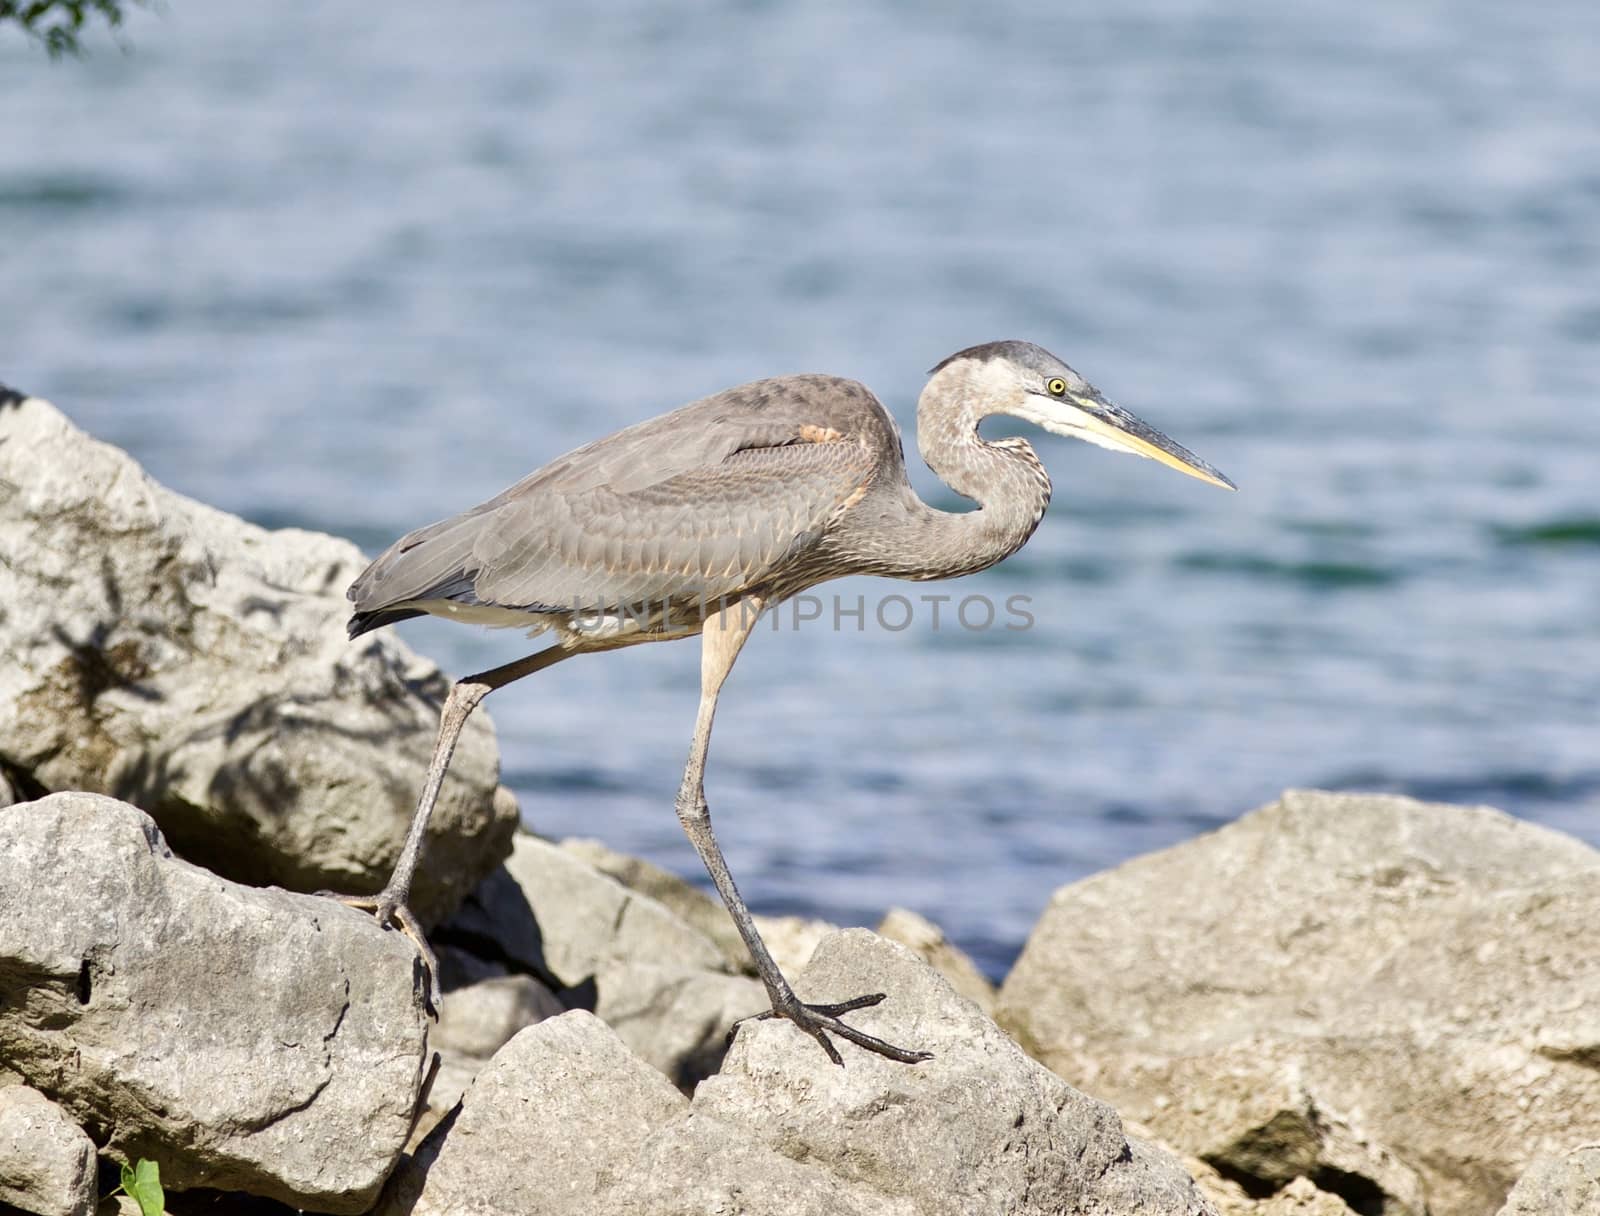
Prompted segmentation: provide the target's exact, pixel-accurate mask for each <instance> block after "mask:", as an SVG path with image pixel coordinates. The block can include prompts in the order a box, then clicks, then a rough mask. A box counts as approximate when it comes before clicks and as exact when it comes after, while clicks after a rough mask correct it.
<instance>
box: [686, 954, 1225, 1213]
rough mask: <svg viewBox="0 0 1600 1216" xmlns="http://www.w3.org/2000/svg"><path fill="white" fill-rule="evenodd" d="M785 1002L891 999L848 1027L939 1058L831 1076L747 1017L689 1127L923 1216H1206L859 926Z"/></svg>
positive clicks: (1182, 1185)
mask: <svg viewBox="0 0 1600 1216" xmlns="http://www.w3.org/2000/svg"><path fill="white" fill-rule="evenodd" d="M796 991H797V992H798V993H799V995H800V996H801V998H802V999H804V1000H809V1001H839V1000H846V999H849V998H851V997H854V996H858V995H860V994H861V993H863V992H871V991H882V992H887V993H888V994H889V995H888V999H887V1000H885V1001H884V1002H883V1003H882V1004H880V1005H877V1006H875V1007H872V1008H868V1009H863V1010H859V1011H857V1012H855V1013H852V1014H850V1015H849V1018H850V1021H851V1022H852V1023H853V1024H854V1025H857V1026H859V1027H861V1028H862V1029H863V1030H866V1031H867V1032H869V1033H871V1034H876V1035H878V1036H880V1037H882V1038H885V1039H887V1040H889V1041H890V1042H893V1043H896V1044H898V1045H900V1046H905V1047H912V1048H916V1049H921V1050H926V1051H931V1052H933V1054H934V1058H933V1059H932V1060H928V1061H925V1062H924V1063H921V1064H917V1065H914V1066H913V1065H905V1064H897V1063H895V1062H894V1061H892V1060H887V1059H885V1058H883V1057H881V1056H878V1055H875V1054H872V1053H870V1052H866V1051H863V1050H861V1049H859V1048H857V1047H855V1046H853V1045H851V1044H848V1043H839V1044H838V1046H839V1049H840V1051H841V1053H842V1054H843V1055H844V1067H843V1068H838V1067H835V1066H834V1065H833V1064H831V1063H829V1061H828V1059H827V1057H826V1056H825V1055H824V1054H823V1053H822V1051H821V1050H820V1049H819V1048H818V1046H817V1045H816V1043H815V1042H813V1041H812V1040H811V1039H810V1038H809V1037H807V1036H805V1035H803V1034H802V1033H801V1032H800V1031H799V1030H797V1029H796V1028H795V1027H794V1026H792V1025H790V1024H789V1023H787V1022H782V1021H777V1020H772V1021H763V1022H748V1023H745V1024H744V1025H743V1026H742V1027H741V1028H740V1031H739V1036H738V1039H737V1040H736V1042H735V1044H734V1047H733V1050H732V1051H730V1052H729V1053H728V1058H727V1060H726V1061H725V1062H724V1064H723V1069H722V1072H721V1073H719V1074H718V1075H717V1076H715V1077H712V1078H710V1079H708V1080H706V1081H705V1082H703V1083H702V1084H701V1086H700V1088H699V1089H698V1090H696V1092H695V1099H694V1111H695V1113H696V1115H697V1116H700V1117H702V1118H707V1119H711V1120H714V1121H715V1122H718V1123H721V1124H723V1125H724V1126H726V1127H731V1128H740V1129H743V1131H744V1133H745V1134H747V1135H750V1136H752V1137H753V1138H754V1139H755V1140H757V1141H758V1142H760V1143H764V1144H766V1145H767V1146H768V1147H769V1148H772V1149H774V1150H775V1151H777V1152H778V1153H780V1154H781V1155H783V1156H786V1157H792V1158H796V1159H799V1160H802V1161H804V1162H806V1163H808V1164H813V1165H816V1166H820V1167H822V1168H824V1169H826V1170H827V1171H828V1172H830V1173H832V1174H834V1175H835V1176H837V1177H838V1178H841V1179H843V1180H845V1181H846V1182H848V1183H850V1185H851V1189H852V1191H853V1192H854V1193H856V1194H859V1195H864V1196H874V1195H876V1196H886V1197H889V1198H892V1199H895V1200H898V1201H899V1202H900V1203H902V1204H904V1205H907V1208H906V1210H910V1211H915V1212H918V1213H925V1214H927V1216H940V1214H944V1213H948V1214H950V1216H979V1214H981V1213H995V1214H996V1216H999V1214H1001V1213H1005V1214H1008V1216H1026V1214H1028V1213H1040V1214H1043V1213H1052V1214H1053V1213H1062V1212H1100V1211H1106V1212H1120V1211H1129V1212H1133V1211H1138V1212H1141V1213H1145V1214H1147V1216H1159V1214H1162V1213H1201V1212H1210V1211H1212V1208H1211V1207H1210V1206H1209V1204H1207V1203H1206V1201H1205V1200H1204V1198H1203V1197H1202V1196H1201V1195H1200V1193H1199V1191H1198V1190H1197V1189H1196V1188H1195V1185H1194V1182H1193V1180H1192V1179H1191V1178H1190V1177H1189V1176H1188V1175H1187V1174H1186V1173H1185V1172H1184V1171H1183V1170H1182V1169H1181V1168H1180V1167H1179V1165H1178V1164H1177V1162H1176V1161H1174V1160H1173V1159H1172V1158H1171V1157H1170V1156H1168V1155H1167V1154H1165V1153H1162V1152H1160V1151H1159V1150H1155V1149H1148V1148H1147V1147H1146V1146H1143V1145H1138V1146H1134V1147H1130V1144H1129V1141H1128V1139H1127V1137H1126V1136H1125V1135H1124V1133H1123V1130H1122V1124H1121V1122H1120V1120H1119V1119H1118V1117H1117V1114H1116V1112H1115V1111H1114V1110H1112V1109H1111V1108H1110V1107H1108V1106H1105V1105H1104V1104H1102V1103H1100V1102H1097V1101H1095V1100H1094V1099H1092V1098H1089V1097H1086V1096H1085V1095H1083V1094H1081V1093H1079V1092H1077V1091H1076V1090H1074V1089H1072V1088H1071V1087H1070V1086H1068V1085H1067V1084H1065V1083H1064V1082H1063V1081H1061V1080H1060V1079H1059V1078H1058V1077H1055V1076H1053V1075H1051V1074H1050V1073H1049V1072H1047V1071H1046V1070H1045V1069H1044V1068H1042V1067H1041V1066H1040V1065H1038V1064H1037V1063H1035V1062H1034V1061H1032V1060H1030V1059H1028V1058H1027V1057H1026V1056H1025V1055H1023V1053H1022V1052H1021V1050H1020V1049H1019V1048H1018V1047H1017V1045H1016V1044H1015V1043H1013V1042H1012V1041H1011V1040H1010V1039H1009V1038H1007V1037H1006V1035H1005V1034H1004V1033H1002V1032H1001V1031H1000V1029H999V1028H998V1027H997V1026H995V1025H994V1023H993V1022H991V1021H989V1019H988V1018H986V1017H985V1016H983V1014H982V1013H981V1012H980V1011H979V1010H978V1009H977V1008H976V1007H975V1006H974V1005H973V1004H972V1003H971V1002H969V1001H966V1000H964V999H962V998H961V997H960V996H958V995H957V994H956V992H955V991H954V989H953V988H952V987H951V986H950V984H949V982H948V981H947V980H945V979H944V978H943V977H942V976H940V975H939V974H938V973H937V972H935V971H933V970H932V969H931V968H929V967H928V966H927V965H926V964H925V963H923V962H922V960H920V959H919V958H917V957H916V956H915V955H914V954H912V953H911V952H910V951H909V950H907V949H905V948H904V947H902V946H899V945H897V944H895V943H892V942H888V941H885V940H884V939H882V938H879V937H877V936H875V935H874V934H872V933H869V932H867V931H866V930H864V929H853V930H847V931H845V932H843V933H838V934H835V935H833V936H832V937H829V938H827V939H826V940H825V941H824V942H823V943H822V945H821V946H820V947H819V948H818V950H817V952H816V954H815V955H814V956H813V958H812V961H811V964H810V966H808V967H807V968H806V969H805V971H804V972H803V973H802V974H801V975H800V977H799V979H798V980H797V982H796ZM670 1134H671V1129H670V1128H669V1129H667V1130H666V1131H663V1132H662V1133H659V1135H662V1136H665V1135H670ZM711 1178H715V1179H718V1180H720V1181H721V1183H722V1185H723V1186H724V1188H726V1189H725V1193H726V1194H727V1195H733V1194H737V1193H738V1191H737V1188H738V1187H739V1185H740V1179H739V1176H738V1175H737V1174H736V1173H735V1172H733V1171H732V1170H731V1169H728V1168H726V1167H725V1166H724V1164H723V1163H722V1162H721V1161H718V1160H716V1159H712V1160H710V1161H707V1162H706V1163H705V1164H704V1166H703V1169H702V1176H701V1178H700V1185H701V1186H702V1187H704V1186H706V1185H709V1183H708V1180H709V1179H711ZM780 1210H781V1209H780Z"/></svg>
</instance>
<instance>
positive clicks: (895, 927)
mask: <svg viewBox="0 0 1600 1216" xmlns="http://www.w3.org/2000/svg"><path fill="white" fill-rule="evenodd" d="M878 936H879V937H886V938H888V939H889V940H890V941H892V942H899V943H900V944H901V945H902V946H905V947H907V948H908V949H910V950H911V952H912V953H913V954H915V955H916V956H917V957H918V958H920V959H921V960H922V961H923V962H925V963H927V964H928V966H930V967H932V968H933V969H934V970H935V971H937V972H938V973H939V974H940V975H942V976H944V978H945V979H947V980H949V981H950V986H951V987H952V988H954V989H955V990H956V991H957V992H959V993H960V994H961V995H962V996H964V997H966V998H967V999H968V1000H969V1001H973V1002H975V1003H976V1004H977V1006H978V1008H979V1009H981V1010H983V1011H984V1013H986V1014H990V1015H991V1016H992V1015H993V1013H994V995H995V993H994V985H993V984H991V983H990V982H989V979H988V977H987V976H985V975H984V974H983V972H981V971H979V970H978V965H977V964H976V963H974V962H973V961H972V959H971V958H969V957H968V956H967V954H966V953H965V952H964V951H962V950H961V949H959V948H958V947H956V946H955V945H953V944H952V943H951V942H950V940H949V938H947V937H945V935H944V930H943V929H941V928H939V926H938V925H936V924H934V923H933V922H932V921H931V920H929V919H928V918H927V917H925V916H922V915H919V914H918V913H916V912H912V911H910V910H909V909H906V908H890V909H889V911H888V912H887V913H885V914H884V918H883V923H882V924H880V925H879V926H878Z"/></svg>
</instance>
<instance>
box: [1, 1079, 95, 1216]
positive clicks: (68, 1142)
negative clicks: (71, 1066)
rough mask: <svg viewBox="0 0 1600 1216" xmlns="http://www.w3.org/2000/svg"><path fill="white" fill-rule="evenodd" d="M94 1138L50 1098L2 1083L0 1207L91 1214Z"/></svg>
mask: <svg viewBox="0 0 1600 1216" xmlns="http://www.w3.org/2000/svg"><path fill="white" fill-rule="evenodd" d="M95 1199H96V1195H95V1152H94V1143H93V1141H91V1140H90V1139H89V1137H88V1136H87V1135H85V1134H84V1131H83V1129H82V1128H81V1127H79V1126H78V1125H77V1124H76V1123H74V1122H73V1121H72V1119H71V1118H70V1117H69V1116H68V1115H67V1112H66V1111H64V1110H62V1109H61V1108H60V1107H59V1106H57V1105H56V1104H55V1103H54V1102H52V1101H50V1099H49V1098H47V1097H45V1096H44V1095H43V1094H41V1093H40V1092H39V1091H38V1090H36V1089H30V1088H29V1087H28V1086H26V1085H4V1086H0V1207H3V1206H4V1205H5V1204H8V1203H9V1204H13V1205H14V1206H16V1207H18V1208H21V1209H22V1210H23V1211H24V1212H31V1213H34V1214H35V1216H90V1213H91V1212H93V1211H94V1208H95Z"/></svg>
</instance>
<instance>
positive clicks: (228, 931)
mask: <svg viewBox="0 0 1600 1216" xmlns="http://www.w3.org/2000/svg"><path fill="white" fill-rule="evenodd" d="M46 883H47V884H48V897H44V895H43V892H42V889H41V888H42V884H46ZM420 974H421V973H420V967H419V966H418V964H417V959H416V952H415V950H414V949H413V947H412V946H411V944H410V943H409V942H407V941H406V939H405V938H404V937H402V936H401V935H400V934H398V933H394V932H389V931H386V930H383V929H380V928H379V927H378V926H377V924H376V922H374V921H373V919H372V918H371V917H370V916H367V915H366V914H364V913H361V912H356V911H354V910H352V909H350V908H346V907H344V906H342V905H340V904H337V903H335V902H334V901H332V900H326V899H318V898H316V897H313V896H307V895H295V894H291V893H289V892H286V891H278V890H259V889H256V888H251V887H244V886H239V885H237V884H235V883H231V882H228V881H226V880H225V879H222V878H219V877H217V876H216V875H214V874H211V873H208V872H207V871H205V870H202V869H200V868H199V867H198V866H194V865H191V864H189V863H188V862H185V861H182V860H179V859H177V858H175V857H173V856H172V854H171V852H170V850H168V848H167V847H166V843H165V842H164V841H163V840H162V838H161V835H160V833H159V832H158V831H157V830H156V827H155V825H154V824H153V823H152V822H151V821H150V819H149V818H148V817H147V816H146V815H144V814H143V813H142V812H141V811H138V810H136V809H135V808H133V807H131V806H128V805H126V804H123V803H119V802H116V801H115V800H113V799H111V798H107V797H104V796H101V795H98V794H85V793H63V794H53V795H51V796H50V797H48V798H44V799H41V800H39V801H36V802H29V803H22V804H19V805H17V806H13V807H8V808H6V809H5V810H0V994H4V996H3V1000H0V1060H4V1061H5V1063H6V1067H7V1069H8V1070H11V1071H14V1072H15V1073H16V1074H17V1075H19V1076H20V1077H21V1078H22V1079H23V1080H25V1081H26V1082H27V1083H28V1084H30V1085H32V1086H34V1087H35V1088H37V1089H39V1090H40V1091H42V1092H43V1093H45V1094H46V1095H48V1096H49V1097H50V1098H52V1099H53V1100H54V1101H56V1102H57V1103H58V1104H60V1105H61V1106H62V1107H63V1108H65V1109H66V1111H67V1112H68V1113H69V1114H70V1115H71V1116H72V1117H73V1118H74V1119H75V1120H77V1121H78V1122H79V1123H81V1124H83V1125H84V1126H85V1127H88V1128H91V1129H92V1130H93V1131H94V1135H95V1139H96V1140H97V1141H99V1142H101V1143H102V1144H103V1146H104V1147H105V1148H106V1150H107V1151H109V1152H110V1153H111V1154H112V1155H113V1156H117V1157H121V1158H126V1159H130V1160H132V1159H136V1158H139V1157H148V1158H150V1159H151V1160H153V1161H155V1162H156V1163H157V1164H158V1165H159V1166H160V1167H161V1176H162V1181H163V1184H164V1185H165V1186H167V1187H169V1188H171V1189H173V1190H182V1189H185V1188H190V1187H198V1186H208V1187H217V1188H222V1189H231V1190H240V1191H245V1192H249V1193H252V1194H256V1195H264V1196H268V1197H270V1198H274V1199H280V1200H282V1201H284V1202H285V1203H290V1204H293V1205H295V1206H299V1207H306V1208H311V1209H313V1210H317V1211H327V1212H359V1211H363V1210H365V1209H366V1208H367V1207H368V1206H370V1205H371V1203H372V1201H373V1200H374V1199H375V1198H376V1196H377V1194H378V1191H379V1188H380V1187H381V1186H382V1184H383V1181H384V1178H385V1177H386V1176H387V1174H388V1173H389V1171H390V1169H391V1168H392V1167H393V1165H394V1163H395V1161H396V1160H397V1159H398V1157H399V1154H400V1151H401V1148H402V1146H403V1145H404V1144H405V1141H406V1134H407V1131H408V1130H409V1128H410V1126H411V1116H412V1111H413V1109H414V1107H415V1103H416V1099H417V1095H418V1090H419V1088H420V1086H421V1082H422V1064H423V1057H424V1051H425V1045H426V1030H425V1025H424V1019H423V1014H422V1012H421V1001H420V990H419V984H420ZM330 1146H337V1151H330Z"/></svg>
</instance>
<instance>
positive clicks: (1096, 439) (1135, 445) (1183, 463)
mask: <svg viewBox="0 0 1600 1216" xmlns="http://www.w3.org/2000/svg"><path fill="white" fill-rule="evenodd" d="M1070 400H1071V401H1072V403H1073V404H1074V405H1076V406H1077V407H1078V409H1079V410H1080V411H1081V413H1079V414H1078V416H1077V417H1075V418H1074V419H1073V422H1074V424H1075V426H1076V428H1077V431H1078V434H1079V436H1080V438H1084V439H1087V440H1089V441H1090V442H1091V443H1097V444H1099V445H1100V446H1102V447H1107V448H1112V449H1114V450H1116V451H1119V452H1132V453H1133V454H1134V455H1135V456H1148V457H1149V458H1150V459H1151V460H1159V461H1160V462H1161V463H1162V464H1164V465H1167V466H1168V467H1170V468H1174V469H1177V470H1178V472H1180V473H1187V474H1188V475H1189V476H1190V477H1198V478H1199V479H1200V480H1201V481H1204V482H1207V483H1208V484H1210V485H1214V486H1220V487H1222V488H1223V489H1224V490H1237V489H1238V488H1239V487H1238V486H1236V485H1234V484H1233V482H1231V481H1229V480H1228V479H1227V478H1226V477H1224V476H1223V475H1222V474H1221V473H1220V472H1218V471H1217V470H1216V469H1214V468H1212V467H1211V466H1210V465H1209V464H1207V463H1206V462H1205V461H1203V460H1201V459H1200V457H1198V456H1196V455H1195V454H1194V453H1193V452H1191V451H1190V450H1189V449H1188V448H1186V447H1184V446H1183V445H1182V444H1180V443H1178V442H1176V441H1175V440H1172V439H1168V438H1167V437H1166V436H1165V435H1163V434H1162V433H1161V432H1160V431H1158V430H1156V428H1155V427H1153V426H1151V425H1150V424H1149V423H1147V422H1144V421H1141V420H1140V419H1138V418H1136V417H1134V416H1133V415H1132V414H1130V413H1129V412H1128V411H1127V410H1125V409H1123V408H1122V407H1121V406H1120V405H1112V404H1111V402H1109V401H1107V400H1106V399H1105V398H1104V397H1102V396H1100V395H1099V394H1098V393H1095V394H1094V395H1093V396H1084V397H1078V396H1072V397H1070Z"/></svg>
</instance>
